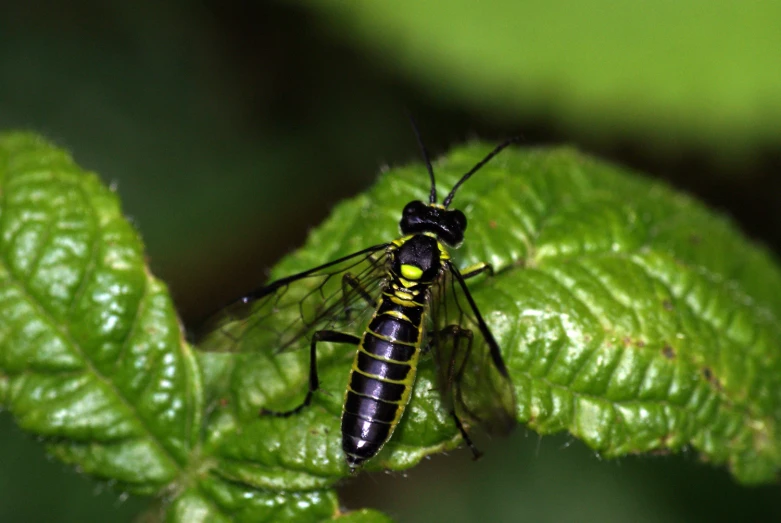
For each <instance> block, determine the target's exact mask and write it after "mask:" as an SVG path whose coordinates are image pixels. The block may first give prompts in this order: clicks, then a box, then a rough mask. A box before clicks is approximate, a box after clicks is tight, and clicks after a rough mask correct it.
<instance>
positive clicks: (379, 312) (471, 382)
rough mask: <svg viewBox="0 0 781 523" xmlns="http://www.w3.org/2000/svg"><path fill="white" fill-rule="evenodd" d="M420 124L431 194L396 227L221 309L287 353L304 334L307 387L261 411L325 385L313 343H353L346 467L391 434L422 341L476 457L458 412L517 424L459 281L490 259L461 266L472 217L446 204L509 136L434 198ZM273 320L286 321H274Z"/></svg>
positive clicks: (502, 426)
mask: <svg viewBox="0 0 781 523" xmlns="http://www.w3.org/2000/svg"><path fill="white" fill-rule="evenodd" d="M415 134H416V137H417V139H418V143H419V145H420V148H421V151H422V154H423V158H424V160H425V163H426V168H427V171H428V175H429V180H430V192H429V199H428V203H424V202H423V201H411V202H409V203H408V204H407V205H406V206H405V207H404V209H403V211H402V214H401V219H400V222H399V227H400V230H401V236H400V237H399V238H396V239H394V240H392V241H390V242H387V243H380V244H377V245H374V246H371V247H368V248H366V249H363V250H360V251H358V252H355V253H353V254H350V255H348V256H344V257H342V258H339V259H336V260H334V261H331V262H329V263H326V264H324V265H320V266H318V267H314V268H312V269H309V270H306V271H303V272H299V273H298V274H294V275H292V276H288V277H285V278H281V279H279V280H276V281H273V282H271V283H269V284H268V285H266V286H264V287H262V288H259V289H257V290H255V291H253V292H252V293H250V294H248V295H246V296H244V297H243V298H241V299H239V300H237V301H236V302H234V303H233V304H232V305H230V306H229V307H228V308H227V309H226V311H227V312H226V313H225V314H224V317H227V318H229V319H230V321H235V320H236V319H237V318H246V319H245V320H244V321H243V322H240V325H241V333H239V334H237V335H236V336H235V340H236V341H242V340H245V339H246V337H247V336H248V333H252V332H254V333H260V337H261V338H262V337H264V336H265V338H266V341H264V342H258V343H264V344H265V346H268V345H272V346H275V349H276V350H277V351H279V352H283V351H286V350H293V349H294V348H298V347H299V346H300V345H301V344H303V343H305V342H306V339H307V338H308V339H309V340H308V341H309V343H308V344H309V378H308V385H309V386H308V389H307V392H306V396H305V397H304V399H303V400H302V401H301V402H300V404H299V405H298V406H296V407H295V408H293V409H291V410H287V411H283V412H278V411H271V410H263V412H262V415H273V416H282V417H287V416H293V415H295V414H297V413H299V412H301V411H302V410H303V409H305V408H306V407H307V406H308V405H310V403H311V401H312V398H313V395H314V393H315V392H316V391H317V390H318V389H319V388H320V379H319V376H318V366H317V360H318V347H319V346H320V347H322V346H321V345H320V344H322V343H325V342H330V343H336V344H349V345H354V346H355V347H356V351H355V357H354V359H353V364H352V368H351V370H350V375H349V379H348V386H347V390H346V392H345V398H344V404H343V409H342V417H341V433H342V449H343V450H344V454H345V457H346V461H347V465H348V466H349V467H350V469H351V470H353V471H354V470H355V469H357V468H358V467H360V466H361V465H362V464H363V463H365V462H366V461H367V460H369V459H371V458H373V457H374V456H375V455H377V453H379V451H380V450H381V449H382V447H383V446H384V445H385V443H386V442H387V441H388V440H389V439H390V438H391V436H392V434H393V432H394V429H395V428H396V427H397V426H398V424H399V422H400V420H401V418H402V416H403V414H404V410H405V408H406V406H407V404H408V402H409V400H410V397H411V394H412V390H413V386H414V384H415V377H416V372H417V368H418V362H419V360H420V357H421V354H422V353H424V352H425V351H427V350H430V351H431V352H432V353H433V355H434V359H435V362H436V367H437V379H438V388H439V389H440V392H441V394H442V398H443V403H444V405H445V406H446V408H448V409H449V414H450V416H451V417H452V419H453V421H454V423H455V425H456V427H457V428H458V430H459V431H460V433H461V435H462V437H463V439H464V441H465V442H466V444H467V445H468V446H469V448H470V449H471V450H472V453H473V455H474V457H475V458H477V457H479V456H480V452H479V451H478V449H477V448H476V446H475V445H474V444H473V443H472V440H471V439H470V437H469V435H468V433H467V431H466V429H465V424H464V421H467V422H469V423H470V424H471V423H474V424H477V425H479V426H481V427H483V428H484V429H486V430H487V431H488V432H489V433H492V434H504V433H507V432H509V431H510V430H511V429H512V427H513V426H514V425H515V411H516V407H515V393H514V389H513V387H512V384H511V382H510V379H509V376H508V372H507V367H506V366H505V363H504V360H503V358H502V355H501V351H500V349H499V345H498V343H497V342H496V340H495V339H494V336H493V334H492V333H491V330H490V329H489V328H488V326H487V325H486V322H485V320H484V319H483V317H482V315H481V314H480V311H479V310H478V307H477V305H476V304H475V301H474V299H473V298H472V295H471V293H470V292H469V288H468V287H467V285H466V280H468V279H469V278H472V277H474V276H477V275H478V274H481V273H488V274H493V268H492V266H491V265H489V264H487V263H479V264H476V265H473V266H470V267H467V268H465V269H464V270H463V271H462V270H459V268H458V267H457V266H456V265H455V264H454V262H453V260H452V258H451V255H450V252H449V249H455V248H457V247H459V246H460V245H461V243H462V242H463V240H464V232H465V230H466V226H467V219H466V216H465V215H464V213H463V212H461V211H460V210H458V209H450V205H451V203H452V202H453V199H454V198H455V196H456V192H457V191H458V189H459V188H460V187H461V186H462V184H464V183H465V182H466V181H467V180H469V178H470V177H471V176H472V175H473V174H475V173H476V172H477V171H479V170H480V168H481V167H483V166H484V165H485V164H486V163H488V162H489V161H490V160H491V159H492V158H494V157H495V156H496V155H497V154H499V152H500V151H502V150H503V149H504V148H506V147H507V146H509V145H510V144H511V143H513V142H515V139H511V140H507V141H505V142H503V143H501V144H499V145H498V146H497V147H495V148H494V149H493V150H492V151H491V152H490V153H488V154H487V155H486V156H485V157H484V158H483V159H482V160H480V161H479V162H477V164H475V165H474V166H473V167H472V168H471V169H470V170H469V171H468V172H466V173H465V174H464V175H463V176H461V178H460V179H459V180H458V182H457V183H456V184H455V185H454V186H453V188H452V189H451V191H450V193H449V194H448V195H447V196H446V197H445V199H444V200H443V201H442V202H441V203H439V202H438V199H437V188H436V179H435V176H434V170H433V167H432V165H431V161H430V160H429V156H428V153H427V151H426V148H425V147H424V145H423V143H422V140H421V138H420V134H419V133H418V131H417V128H416V129H415ZM272 318H273V319H274V320H273V322H272V321H270V320H271V319H272ZM361 322H363V323H361ZM271 323H274V324H277V325H281V327H280V326H277V327H275V328H271V327H270V326H269V325H270V324H271ZM356 324H360V325H363V326H365V327H364V328H363V332H362V334H361V335H356V334H353V333H352V332H349V330H350V329H349V328H348V327H352V330H353V331H355V325H356ZM231 337H232V339H233V335H231ZM299 342H300V343H299ZM245 345H247V343H245Z"/></svg>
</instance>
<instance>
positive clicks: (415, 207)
mask: <svg viewBox="0 0 781 523" xmlns="http://www.w3.org/2000/svg"><path fill="white" fill-rule="evenodd" d="M421 207H425V205H423V202H419V201H417V200H415V201H411V202H409V203H408V204H407V205H405V206H404V211H403V213H404V216H412V215H414V214H418V213H419V212H420V208H421Z"/></svg>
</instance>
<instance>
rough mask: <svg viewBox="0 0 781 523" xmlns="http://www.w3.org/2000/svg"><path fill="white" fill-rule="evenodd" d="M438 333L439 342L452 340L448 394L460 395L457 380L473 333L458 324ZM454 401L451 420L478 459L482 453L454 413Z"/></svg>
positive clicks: (463, 367)
mask: <svg viewBox="0 0 781 523" xmlns="http://www.w3.org/2000/svg"><path fill="white" fill-rule="evenodd" d="M439 334H440V337H441V339H440V341H441V342H445V339H446V338H451V339H452V342H453V352H452V354H453V355H452V357H451V358H450V361H449V362H448V368H447V371H446V374H445V375H446V382H447V385H446V386H447V388H448V396H451V397H452V396H456V395H457V396H460V394H461V390H460V387H459V382H460V380H461V376H462V375H463V374H464V370H465V368H466V362H467V361H469V356H470V354H471V352H472V340H473V339H474V335H473V334H472V331H471V330H469V329H464V328H463V327H461V326H460V325H448V326H447V327H445V328H444V329H442V330H441V331H440V333H439ZM461 340H465V341H466V347H465V348H464V349H465V352H464V354H463V356H462V355H460V354H459V351H461V350H462V347H461V346H460V345H461ZM459 360H460V361H461V364H458V363H457V362H458V361H459ZM455 403H456V402H455V401H453V405H451V410H450V415H451V416H452V417H453V420H454V421H455V423H456V428H458V431H459V432H460V433H461V437H462V438H464V442H465V443H466V444H467V446H468V447H469V450H471V451H472V458H473V459H479V458H480V456H482V455H483V453H482V452H480V450H479V449H478V448H477V446H476V445H475V444H474V442H472V438H470V437H469V434H468V433H467V432H466V429H465V428H464V424H463V423H462V422H461V419H460V418H459V417H458V414H456V411H455Z"/></svg>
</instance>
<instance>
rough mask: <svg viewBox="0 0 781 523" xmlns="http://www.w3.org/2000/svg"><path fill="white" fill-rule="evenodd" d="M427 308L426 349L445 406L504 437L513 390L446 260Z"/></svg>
mask: <svg viewBox="0 0 781 523" xmlns="http://www.w3.org/2000/svg"><path fill="white" fill-rule="evenodd" d="M432 307H433V310H432V317H433V318H434V325H435V327H434V332H433V333H432V334H433V336H432V338H433V339H432V351H433V353H434V358H435V360H436V364H437V376H438V386H439V388H440V390H441V393H442V398H443V401H444V402H445V405H446V406H447V407H448V408H451V409H452V410H453V411H454V412H455V413H456V415H458V417H459V418H461V420H463V421H466V422H467V423H468V424H470V425H478V426H480V427H481V428H482V429H483V430H485V431H486V432H488V433H489V434H495V435H505V434H507V433H509V432H510V431H511V430H512V428H513V427H514V426H515V424H516V403H515V390H514V388H513V385H512V382H511V381H510V378H509V376H508V374H507V367H506V366H505V364H504V361H503V359H502V355H501V351H500V349H499V346H498V344H497V343H496V340H495V339H494V337H493V335H492V334H491V331H490V330H489V328H488V326H487V325H486V324H485V321H484V320H483V318H482V315H481V314H480V311H479V310H478V309H477V306H476V305H475V303H474V300H473V299H472V296H471V294H470V293H469V289H468V288H467V286H466V283H465V282H464V280H463V277H462V276H461V274H460V273H459V272H458V269H457V268H456V267H455V266H454V265H452V263H450V262H448V264H447V270H445V271H444V272H443V274H442V276H441V277H440V280H439V282H438V284H437V286H436V288H435V289H434V295H433V297H432Z"/></svg>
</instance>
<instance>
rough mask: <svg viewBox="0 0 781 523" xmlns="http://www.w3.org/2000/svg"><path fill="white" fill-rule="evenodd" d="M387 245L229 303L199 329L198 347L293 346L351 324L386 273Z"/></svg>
mask: <svg viewBox="0 0 781 523" xmlns="http://www.w3.org/2000/svg"><path fill="white" fill-rule="evenodd" d="M387 247H388V244H381V245H375V246H373V247H369V248H368V249H364V250H362V251H359V252H356V253H353V254H351V255H349V256H345V257H343V258H339V259H338V260H334V261H332V262H330V263H327V264H325V265H321V266H319V267H315V268H313V269H310V270H308V271H304V272H301V273H298V274H294V275H292V276H288V277H286V278H282V279H280V280H276V281H274V282H272V283H270V284H268V285H266V286H265V287H261V288H260V289H257V290H255V291H253V292H252V293H250V294H248V295H246V296H244V297H242V298H240V299H238V300H236V301H235V302H233V303H231V304H230V305H228V306H227V307H225V308H224V309H222V310H221V311H220V312H218V313H217V314H216V315H215V316H214V317H212V318H211V319H210V320H208V321H207V322H206V324H205V326H204V327H203V328H202V329H201V333H202V334H201V336H199V338H200V340H199V341H198V349H199V350H202V351H207V352H250V351H257V350H261V349H264V348H269V347H273V350H274V351H275V352H282V351H286V350H295V349H297V348H299V347H300V346H301V342H302V340H305V341H307V342H308V340H309V339H310V337H311V335H312V333H314V332H315V331H316V330H320V329H335V330H347V331H350V330H351V329H354V325H356V324H359V323H360V321H361V319H362V318H364V316H365V315H366V314H367V312H368V311H370V310H373V309H374V306H375V302H376V298H377V296H378V294H379V292H380V290H381V288H382V285H383V283H384V282H385V278H386V276H385V275H386V267H385V265H386V250H387Z"/></svg>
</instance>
